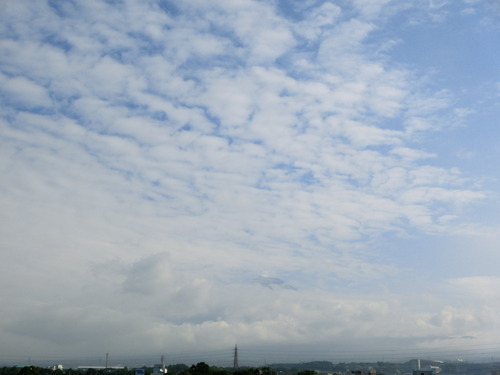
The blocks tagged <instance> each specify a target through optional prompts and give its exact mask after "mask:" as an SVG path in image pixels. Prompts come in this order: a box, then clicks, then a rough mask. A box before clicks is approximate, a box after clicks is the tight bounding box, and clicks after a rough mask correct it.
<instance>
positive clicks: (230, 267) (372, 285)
mask: <svg viewBox="0 0 500 375" xmlns="http://www.w3.org/2000/svg"><path fill="white" fill-rule="evenodd" d="M464 4H465V5H464V7H466V6H468V8H467V7H466V8H465V9H475V8H471V7H474V4H473V3H472V2H470V1H469V2H464ZM444 5H445V2H442V6H444ZM0 9H1V11H0V14H1V16H0V17H1V26H0V28H1V29H0V34H1V36H2V39H1V40H0V56H2V57H0V66H1V71H0V88H1V92H0V95H1V96H0V98H1V100H2V102H3V103H4V105H3V106H2V107H1V110H0V115H1V116H0V129H1V130H0V131H1V138H0V142H1V147H0V153H1V158H0V163H1V167H2V176H3V177H2V181H1V183H0V189H1V190H0V191H1V195H0V202H1V207H2V214H1V220H2V225H1V251H2V266H1V268H0V270H1V276H0V280H1V282H2V285H3V286H4V287H3V291H2V294H1V295H0V301H1V305H2V308H1V314H2V322H1V323H0V331H1V332H2V335H1V338H0V348H1V349H2V353H6V354H5V355H6V356H7V357H8V356H13V355H15V353H17V354H18V353H26V354H27V355H30V354H33V353H35V354H39V355H47V356H50V355H54V353H64V354H63V355H65V356H71V355H75V353H82V352H87V353H95V352H99V353H100V352H105V351H110V350H113V351H114V352H116V353H120V354H121V355H126V354H134V353H139V354H141V355H142V354H147V353H161V352H164V351H171V352H172V351H183V350H186V351H187V350H189V349H190V348H193V347H196V348H199V349H207V350H208V349H209V348H215V349H221V348H227V347H231V346H232V345H234V344H235V343H238V344H239V345H247V346H252V345H253V346H255V345H273V344H276V345H279V344H284V343H287V344H297V345H306V346H304V348H305V347H307V345H308V344H317V343H323V342H339V341H345V342H347V341H349V340H354V341H355V340H360V339H367V340H371V339H377V338H383V337H385V338H388V339H391V340H392V339H395V340H397V339H401V340H407V339H411V340H416V342H417V344H414V343H413V344H412V345H409V346H408V349H407V350H408V352H404V354H407V353H409V350H410V349H414V348H418V347H419V345H427V346H430V347H432V346H433V345H438V344H439V343H440V338H441V339H445V341H446V340H449V338H450V337H462V336H467V335H469V336H476V337H480V338H482V339H484V340H486V341H485V342H488V340H489V339H491V338H493V334H491V333H488V331H487V329H488V328H489V327H491V325H492V324H495V322H497V321H498V320H497V318H496V317H495V311H496V309H497V307H498V302H494V303H489V302H488V303H487V304H485V303H479V304H477V305H476V306H466V305H462V304H461V303H460V302H459V301H458V300H456V299H454V298H453V296H454V293H457V291H458V290H469V289H468V288H470V290H471V294H474V286H475V285H478V284H479V285H483V286H484V285H488V286H489V287H488V288H485V289H484V290H485V292H484V293H485V295H484V300H488V301H490V300H489V299H488V298H489V296H490V295H489V294H488V290H493V289H494V285H496V284H498V279H497V278H496V276H495V275H484V276H481V277H471V276H473V275H469V274H460V275H452V277H450V278H449V279H448V280H444V281H443V282H442V283H441V284H440V285H439V287H436V288H435V290H434V292H435V293H434V294H432V293H431V294H429V295H426V296H425V298H427V300H426V301H425V302H426V303H427V304H428V305H427V306H425V307H424V306H421V307H418V308H415V307H414V306H409V305H408V303H410V300H411V298H413V297H414V296H419V297H421V296H422V295H421V294H420V292H412V293H408V290H405V291H402V290H399V289H398V285H400V283H403V284H404V283H406V282H407V281H402V280H407V279H408V278H407V275H405V272H406V271H409V270H410V271H411V270H412V266H411V264H406V265H404V266H403V267H401V265H400V264H396V263H397V262H395V261H394V262H393V261H391V259H390V258H389V255H390V254H389V253H387V252H386V251H385V247H386V246H387V243H391V244H392V245H391V246H389V247H391V248H395V247H398V244H399V242H398V241H399V240H400V239H403V241H404V239H405V238H408V236H415V237H416V238H427V237H428V236H442V237H450V238H453V236H454V235H457V234H458V233H460V234H462V235H464V234H465V235H471V236H473V235H478V234H483V233H486V229H485V228H483V227H481V226H480V225H478V224H471V223H470V222H469V220H468V219H467V217H466V215H465V214H466V213H467V212H469V211H468V210H469V209H470V208H469V207H471V205H473V204H477V202H480V201H482V200H484V199H486V198H487V192H486V191H485V190H484V189H482V188H481V187H480V185H479V184H478V179H477V178H474V177H473V176H465V175H464V174H463V173H462V172H461V171H460V170H459V169H457V168H452V167H447V166H443V163H440V162H439V154H438V153H437V151H438V150H432V151H429V149H428V148H427V147H426V140H427V139H428V138H429V137H432V134H436V133H437V132H442V131H446V129H447V128H449V127H450V126H453V125H454V124H457V123H461V122H463V121H464V118H465V116H466V115H467V114H468V113H470V111H471V110H470V109H469V108H465V107H461V106H457V105H456V104H455V103H456V100H455V99H454V96H453V94H452V93H451V92H450V91H449V90H447V89H446V87H434V86H433V85H431V84H429V82H428V77H427V76H425V75H421V74H418V73H417V72H415V70H412V69H411V68H410V67H408V66H406V65H405V64H398V63H396V62H394V61H391V60H390V58H388V56H389V55H388V53H387V51H388V50H390V49H391V46H393V45H395V44H397V43H400V42H401V41H398V40H397V39H396V38H394V37H392V36H387V37H380V36H379V37H375V36H376V35H379V34H380V33H381V32H382V31H384V30H385V29H384V28H383V27H384V25H387V24H388V23H389V22H390V20H391V19H392V17H395V14H398V15H402V14H403V15H405V17H407V23H408V25H413V24H418V23H419V22H424V21H423V20H427V21H425V22H438V21H435V18H436V17H437V15H440V14H441V13H439V10H440V9H439V7H437V8H436V5H435V4H434V6H429V5H428V4H424V2H415V4H414V5H412V6H410V5H407V6H405V7H403V6H401V5H400V4H399V5H398V4H393V2H391V1H387V0H385V1H382V0H371V1H367V0H364V1H362V0H359V1H354V2H352V5H351V6H347V5H345V4H343V2H328V1H327V2H297V3H295V2H292V1H290V2H282V3H281V2H276V3H275V2H260V1H250V0H241V1H223V0H220V1H211V2H200V1H195V0H192V1H183V2H180V4H179V3H174V2H169V1H160V2H155V1H144V2H143V1H123V2H121V1H119V2H107V1H97V0H95V1H68V2H63V3H56V2H52V1H39V2H36V3H31V2H27V1H15V2H14V1H5V2H3V3H2V4H1V5H0ZM464 13H467V12H465V11H464ZM468 14H471V11H470V10H469V11H468ZM377 33H379V34H377ZM402 243H403V242H402ZM451 243H452V242H450V244H451ZM401 246H402V245H401ZM414 250H415V251H418V249H412V251H414ZM401 251H404V249H401ZM421 251H422V257H424V258H426V257H429V256H430V255H429V254H428V253H427V252H426V250H425V249H422V250H421ZM414 256H418V255H414ZM459 276H460V277H459ZM416 280H417V281H418V282H420V281H421V280H420V279H416ZM422 285H423V286H422V288H423V289H425V288H426V287H428V285H424V284H422ZM450 295H451V296H452V297H449V296H450ZM490 334H491V335H492V336H491V337H490V336H489V335H490ZM419 340H420V341H419ZM458 342H460V339H459V340H458ZM482 342H483V341H482ZM367 350H368V348H367ZM306 354H307V355H310V356H314V353H311V352H307V350H306ZM270 360H272V359H270Z"/></svg>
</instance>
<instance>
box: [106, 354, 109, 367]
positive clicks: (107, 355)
mask: <svg viewBox="0 0 500 375" xmlns="http://www.w3.org/2000/svg"><path fill="white" fill-rule="evenodd" d="M108 357H109V353H106V368H108Z"/></svg>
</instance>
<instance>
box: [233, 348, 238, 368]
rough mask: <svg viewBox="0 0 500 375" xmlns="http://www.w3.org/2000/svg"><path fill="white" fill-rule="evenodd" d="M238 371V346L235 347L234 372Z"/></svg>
mask: <svg viewBox="0 0 500 375" xmlns="http://www.w3.org/2000/svg"><path fill="white" fill-rule="evenodd" d="M237 369H238V345H235V346H234V360H233V370H237Z"/></svg>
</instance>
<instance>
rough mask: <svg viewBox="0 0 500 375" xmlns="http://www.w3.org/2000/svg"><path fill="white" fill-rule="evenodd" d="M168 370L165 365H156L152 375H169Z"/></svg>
mask: <svg viewBox="0 0 500 375" xmlns="http://www.w3.org/2000/svg"><path fill="white" fill-rule="evenodd" d="M167 371H168V370H167V368H166V367H165V365H163V364H161V365H154V366H153V372H152V374H151V375H165V374H166V373H167Z"/></svg>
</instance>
